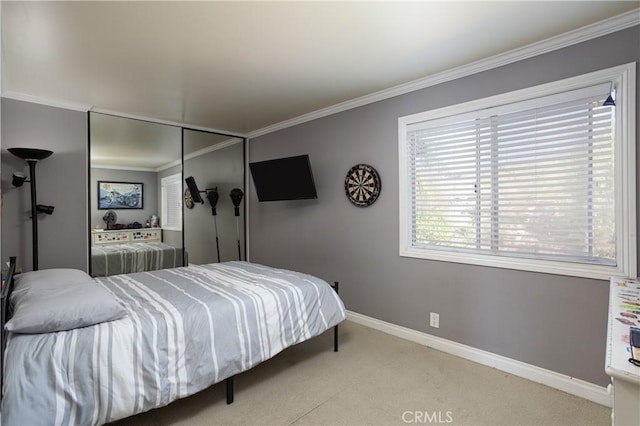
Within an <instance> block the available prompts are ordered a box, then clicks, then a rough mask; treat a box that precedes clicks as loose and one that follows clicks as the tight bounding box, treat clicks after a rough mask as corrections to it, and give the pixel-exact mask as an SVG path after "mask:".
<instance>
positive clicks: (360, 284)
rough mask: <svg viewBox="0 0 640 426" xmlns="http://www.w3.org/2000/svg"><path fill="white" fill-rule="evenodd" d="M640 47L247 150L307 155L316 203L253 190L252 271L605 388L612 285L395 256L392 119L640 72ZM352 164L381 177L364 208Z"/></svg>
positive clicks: (470, 87) (491, 81) (333, 120)
mask: <svg viewBox="0 0 640 426" xmlns="http://www.w3.org/2000/svg"><path fill="white" fill-rule="evenodd" d="M639 40H640V32H639V28H638V27H634V28H631V29H628V30H624V31H621V32H618V33H614V34H611V35H608V36H605V37H601V38H599V39H595V40H591V41H588V42H585V43H582V44H579V45H575V46H571V47H568V48H565V49H562V50H559V51H555V52H551V53H547V54H544V55H541V56H538V57H535V58H531V59H527V60H523V61H520V62H517V63H514V64H510V65H507V66H503V67H500V68H497V69H493V70H490V71H486V72H482V73H478V74H475V75H472V76H469V77H465V78H461V79H459V80H456V81H452V82H448V83H443V84H440V85H437V86H434V87H430V88H427V89H423V90H420V91H415V92H412V93H409V94H405V95H402V96H397V97H394V98H391V99H387V100H384V101H380V102H377V103H374V104H370V105H367V106H363V107H360V108H356V109H352V110H350V111H346V112H342V113H338V114H335V115H331V116H328V117H325V118H322V119H318V120H315V121H311V122H308V123H304V124H301V125H298V126H295V127H291V128H288V129H284V130H281V131H278V132H274V133H270V134H267V135H264V136H261V137H257V138H255V139H252V140H251V141H250V149H249V153H250V154H249V155H250V159H249V160H250V161H259V160H266V159H271V158H277V157H285V156H291V155H298V154H309V156H310V159H311V164H312V169H313V172H314V177H315V181H316V185H317V190H318V199H317V200H310V201H286V202H270V203H259V202H258V201H257V199H256V196H255V191H254V187H253V184H252V183H251V184H249V188H250V190H251V194H250V213H249V220H250V222H249V229H250V234H249V237H250V258H251V261H253V262H258V263H265V264H269V265H274V266H278V267H285V268H291V269H296V270H300V271H304V272H308V273H313V274H316V275H318V276H320V277H323V278H324V279H326V280H331V281H333V280H339V281H340V283H341V286H340V293H341V295H342V298H343V300H344V302H345V304H346V307H347V309H349V310H351V311H354V312H358V313H361V314H364V315H367V316H370V317H373V318H378V319H381V320H384V321H388V322H391V323H394V324H398V325H401V326H404V327H408V328H411V329H415V330H419V331H422V332H426V333H429V334H433V335H436V336H440V337H443V338H446V339H449V340H452V341H455V342H460V343H462V344H465V345H470V346H473V347H476V348H479V349H483V350H486V351H489V352H493V353H496V354H499V355H503V356H506V357H509V358H512V359H516V360H520V361H523V362H526V363H529V364H533V365H537V366H540V367H543V368H546V369H550V370H554V371H557V372H560V373H563V374H566V375H568V376H572V377H577V378H580V379H583V380H586V381H589V382H592V383H595V384H598V385H602V386H606V385H607V384H608V383H609V379H608V376H607V375H606V374H605V373H604V358H605V340H606V328H607V309H608V283H607V282H605V281H599V280H591V279H584V278H573V277H564V276H556V275H549V274H541V273H533V272H522V271H513V270H507V269H499V268H489V267H481V266H472V265H464V264H454V263H447V262H438V261H430V260H422V259H410V258H401V257H399V255H398V228H399V223H398V214H399V213H398V212H399V208H398V134H397V119H398V117H400V116H404V115H408V114H413V113H417V112H420V111H426V110H431V109H435V108H439V107H443V106H447V105H453V104H457V103H461V102H465V101H469V100H473V99H478V98H483V97H487V96H491V95H496V94H500V93H505V92H509V91H513V90H516V89H521V88H525V87H530V86H534V85H537V84H542V83H546V82H550V81H555V80H559V79H563V78H567V77H572V76H575V75H579V74H583V73H587V72H590V71H595V70H599V69H602V68H607V67H611V66H615V65H620V64H624V63H628V62H633V61H638V60H639V59H640V43H639ZM638 111H640V108H638ZM639 122H640V121H639ZM638 151H639V152H640V150H638ZM357 163H368V164H371V165H372V166H374V167H375V168H376V169H377V170H378V172H379V173H380V175H381V178H382V191H381V195H380V197H379V199H378V201H377V202H376V203H375V204H374V205H373V206H371V207H369V208H365V209H362V208H358V207H355V206H353V205H351V204H350V203H349V201H348V200H347V198H346V197H345V195H344V189H343V185H344V178H345V175H346V172H347V171H348V170H349V168H350V167H351V166H353V165H354V164H357ZM639 164H640V163H639ZM639 188H640V186H639ZM430 311H433V312H438V313H439V314H440V328H439V329H435V328H430V327H428V322H429V312H430ZM425 368H428V366H425Z"/></svg>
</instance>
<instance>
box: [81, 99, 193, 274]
mask: <svg viewBox="0 0 640 426" xmlns="http://www.w3.org/2000/svg"><path fill="white" fill-rule="evenodd" d="M89 118H90V148H89V152H90V170H89V176H90V178H89V199H90V211H89V221H90V227H91V229H90V237H89V239H90V245H91V247H90V257H91V259H90V272H91V275H93V276H107V275H114V274H120V273H129V272H138V271H146V270H154V269H163V268H169V267H176V266H182V265H183V264H184V250H183V236H182V216H181V204H180V197H179V194H180V191H181V182H182V146H181V142H182V134H181V133H182V129H181V128H180V127H176V126H170V125H166V124H158V123H152V122H148V121H141V120H134V119H130V118H123V117H117V116H113V115H107V114H99V113H94V112H91V113H90V117H89Z"/></svg>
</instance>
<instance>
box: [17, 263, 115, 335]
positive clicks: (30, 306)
mask: <svg viewBox="0 0 640 426" xmlns="http://www.w3.org/2000/svg"><path fill="white" fill-rule="evenodd" d="M11 302H12V303H13V316H12V317H11V319H10V320H9V321H8V322H7V323H6V324H5V329H6V330H8V331H12V332H14V333H49V332H53V331H63V330H71V329H74V328H78V327H86V326H89V325H94V324H98V323H101V322H105V321H113V320H116V319H120V318H123V317H124V316H125V315H126V311H125V309H124V308H123V307H122V306H121V305H120V304H119V303H118V301H117V300H116V299H115V298H114V297H113V295H112V294H111V293H110V292H109V291H107V289H105V288H104V287H102V285H100V284H99V283H98V282H96V281H94V280H93V279H92V278H91V277H90V276H89V275H87V274H86V273H85V272H83V271H80V270H78V269H45V270H41V271H33V272H27V273H24V274H21V275H18V276H16V283H15V288H14V290H13V293H12V295H11Z"/></svg>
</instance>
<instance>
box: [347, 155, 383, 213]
mask: <svg viewBox="0 0 640 426" xmlns="http://www.w3.org/2000/svg"><path fill="white" fill-rule="evenodd" d="M381 185H382V183H381V182H380V176H379V175H378V172H377V171H376V169H374V168H373V167H371V166H370V165H368V164H357V165H355V166H353V167H352V168H351V169H350V170H349V172H348V173H347V177H346V178H345V180H344V191H345V193H346V195H347V198H348V199H349V201H351V202H352V203H353V204H355V205H356V206H358V207H368V206H370V205H371V204H373V203H374V202H375V201H376V200H377V199H378V195H380V187H381Z"/></svg>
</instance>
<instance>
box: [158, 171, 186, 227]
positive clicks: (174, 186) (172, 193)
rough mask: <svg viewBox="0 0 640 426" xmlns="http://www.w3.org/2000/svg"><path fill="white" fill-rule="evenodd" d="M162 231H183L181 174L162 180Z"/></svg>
mask: <svg viewBox="0 0 640 426" xmlns="http://www.w3.org/2000/svg"><path fill="white" fill-rule="evenodd" d="M160 186H161V200H160V203H161V205H162V216H161V217H160V223H161V224H162V229H167V230H172V231H180V230H182V178H181V175H180V174H175V175H171V176H167V177H164V178H162V179H161V180H160Z"/></svg>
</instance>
